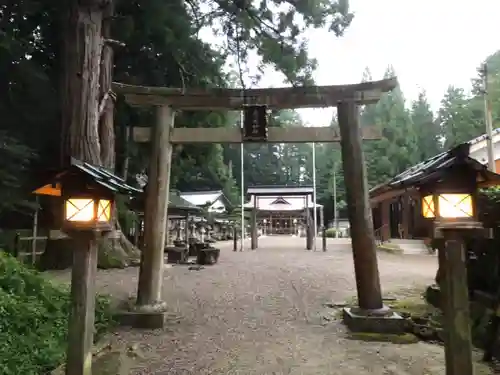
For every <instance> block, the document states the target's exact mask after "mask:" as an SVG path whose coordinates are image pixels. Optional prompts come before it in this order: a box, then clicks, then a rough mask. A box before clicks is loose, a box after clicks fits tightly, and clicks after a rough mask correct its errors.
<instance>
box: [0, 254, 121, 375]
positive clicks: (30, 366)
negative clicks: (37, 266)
mask: <svg viewBox="0 0 500 375" xmlns="http://www.w3.org/2000/svg"><path fill="white" fill-rule="evenodd" d="M69 302H70V297H69V287H68V286H65V285H60V284H57V283H55V282H53V281H49V280H48V279H47V278H45V277H44V276H43V275H42V274H40V273H38V272H36V271H34V270H32V269H30V268H28V267H26V266H24V265H22V264H20V263H19V262H18V261H17V260H15V259H14V258H12V257H11V256H9V255H8V254H5V253H3V252H0V374H2V375H19V374H22V375H40V374H47V373H49V372H50V371H51V370H53V369H54V368H56V367H57V366H58V365H60V364H61V363H62V362H63V361H64V359H65V354H66V346H67V341H66V335H67V325H68V314H69ZM112 323H113V321H112V315H111V311H110V301H109V299H108V298H106V297H104V296H98V297H97V301H96V317H95V329H96V339H98V338H99V337H100V336H101V335H102V334H103V333H104V332H105V331H106V330H108V329H109V328H110V326H111V325H112Z"/></svg>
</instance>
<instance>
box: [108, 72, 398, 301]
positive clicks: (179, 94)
mask: <svg viewBox="0 0 500 375" xmlns="http://www.w3.org/2000/svg"><path fill="white" fill-rule="evenodd" d="M396 86H397V79H396V78H390V79H385V80H381V81H373V82H363V83H359V84H352V85H337V86H314V87H287V88H268V89H248V90H241V89H224V88H214V89H179V88H165V87H143V86H133V85H126V84H121V83H114V84H113V90H114V91H115V92H116V93H117V94H122V95H124V96H125V99H126V101H127V103H128V104H130V105H132V106H154V107H156V121H155V123H154V124H153V126H152V129H149V128H134V129H133V137H134V140H135V141H137V142H148V141H151V142H152V147H151V159H150V165H149V184H148V189H147V192H146V205H145V218H144V249H143V250H142V252H143V254H142V266H141V271H140V275H139V285H138V296H137V304H138V305H139V306H150V305H153V306H154V305H157V304H159V303H160V302H161V286H162V277H163V247H164V244H165V236H166V231H165V228H166V220H167V206H168V205H167V202H168V198H169V197H168V195H169V185H170V167H171V157H172V145H174V144H192V143H241V142H242V139H243V138H242V137H243V136H242V131H241V129H239V128H236V127H235V128H204V127H199V128H182V127H174V118H175V111H178V110H190V111H191V110H216V109H218V110H220V109H222V110H242V109H243V107H244V106H245V105H266V106H267V107H268V108H269V109H296V108H321V107H332V106H336V107H337V110H338V120H339V130H340V134H339V133H338V131H337V129H333V128H331V127H303V128H292V129H289V128H273V127H270V128H269V129H268V130H269V133H268V139H267V142H271V143H311V142H316V143H323V142H339V141H340V143H341V149H342V164H343V168H344V176H345V177H344V179H345V186H346V191H347V208H348V212H349V223H350V227H351V236H352V251H353V256H354V266H355V273H356V285H357V293H358V301H359V302H358V303H359V307H360V308H361V309H364V310H378V309H381V308H382V307H383V304H382V296H381V290H380V279H379V272H378V264H377V257H376V250H375V240H374V234H373V223H372V218H371V210H370V204H369V201H368V188H367V180H366V167H365V163H364V159H363V152H362V139H378V138H379V133H378V132H376V131H375V129H373V128H365V127H363V128H361V127H360V125H359V112H358V106H360V105H365V104H372V103H376V102H378V100H379V99H380V97H381V96H382V95H383V94H384V93H385V92H389V91H391V90H393V89H394V88H395V87H396Z"/></svg>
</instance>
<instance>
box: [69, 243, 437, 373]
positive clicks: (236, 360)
mask: <svg viewBox="0 0 500 375" xmlns="http://www.w3.org/2000/svg"><path fill="white" fill-rule="evenodd" d="M318 246H319V244H318ZM220 247H221V249H222V252H221V256H220V260H219V263H218V264H217V265H215V266H211V267H206V268H205V269H202V270H199V271H190V270H188V268H187V267H186V266H174V267H170V268H169V267H166V268H165V272H164V275H165V276H164V283H163V296H164V300H165V301H166V302H167V303H168V304H169V306H170V310H171V311H170V317H169V325H168V327H167V329H164V330H157V331H136V330H127V329H124V330H120V331H118V332H116V333H115V334H114V335H113V337H112V340H114V341H118V342H123V341H125V342H127V343H136V344H138V345H139V346H140V348H141V350H142V352H143V353H144V354H143V359H142V360H140V361H138V362H137V363H136V365H135V367H134V370H133V371H132V372H131V374H172V375H174V374H186V375H187V374H196V375H203V374H206V375H208V374H211V375H218V374H242V375H247V374H248V375H250V374H255V375H263V374H270V375H271V374H292V375H299V374H303V375H313V374H314V375H319V374H322V375H327V374H328V375H337V374H338V375H359V374H363V373H371V374H390V375H433V374H444V353H443V349H442V348H441V347H439V346H435V345H430V344H425V343H418V344H410V345H396V344H391V343H374V342H362V341H353V340H348V339H347V338H346V330H345V328H344V326H343V325H342V324H341V322H340V321H338V320H334V321H330V322H328V323H327V324H325V321H324V319H322V317H324V316H325V314H328V312H329V311H328V308H326V307H324V305H323V304H324V303H326V302H342V301H345V300H346V299H348V298H350V297H352V296H354V295H355V291H356V289H355V281H354V270H353V263H352V254H351V251H350V245H349V243H347V242H346V241H345V240H334V239H332V240H329V243H328V251H327V252H326V253H324V252H322V251H319V250H318V251H317V252H314V251H306V250H305V239H303V238H290V237H265V238H261V239H259V249H258V250H256V251H250V250H247V251H244V252H232V251H231V244H229V243H225V244H222V245H221V246H220ZM378 258H379V269H380V274H381V281H382V289H383V291H384V293H385V292H390V291H394V290H398V289H401V288H407V287H412V286H423V285H427V284H430V283H432V282H433V278H434V275H435V272H436V268H437V258H436V257H435V256H430V255H392V254H385V253H380V254H379V257H378ZM137 274H138V270H137V269H126V270H120V271H102V272H100V273H99V276H98V285H99V289H100V291H101V292H107V293H111V294H113V295H114V296H116V297H119V298H123V297H126V296H128V295H134V294H135V288H136V285H137ZM62 277H64V276H62ZM330 311H331V310H330Z"/></svg>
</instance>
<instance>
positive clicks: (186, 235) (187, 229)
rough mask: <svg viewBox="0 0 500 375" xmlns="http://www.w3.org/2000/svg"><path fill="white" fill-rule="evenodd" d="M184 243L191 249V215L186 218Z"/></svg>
mask: <svg viewBox="0 0 500 375" xmlns="http://www.w3.org/2000/svg"><path fill="white" fill-rule="evenodd" d="M184 242H185V243H186V247H187V248H188V249H189V214H187V215H186V216H185V217H184Z"/></svg>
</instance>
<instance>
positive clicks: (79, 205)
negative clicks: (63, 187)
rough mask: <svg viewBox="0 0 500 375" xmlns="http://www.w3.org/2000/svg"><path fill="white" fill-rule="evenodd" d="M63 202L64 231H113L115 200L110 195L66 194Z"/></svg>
mask: <svg viewBox="0 0 500 375" xmlns="http://www.w3.org/2000/svg"><path fill="white" fill-rule="evenodd" d="M63 202H64V203H63V204H64V210H63V211H64V214H63V215H64V217H63V228H64V229H70V230H71V229H75V230H101V231H106V230H111V227H112V221H113V217H112V213H113V204H114V199H113V198H112V197H110V196H109V195H102V196H100V195H99V194H95V195H90V194H88V193H87V194H85V193H80V194H78V193H73V194H64V195H63Z"/></svg>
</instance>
